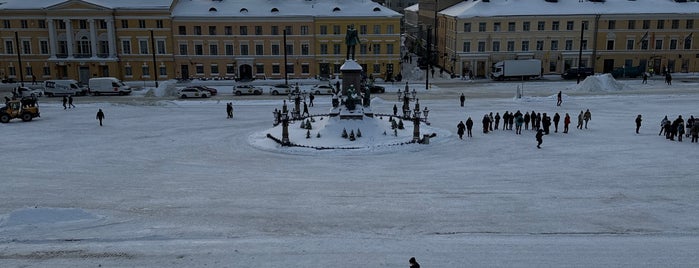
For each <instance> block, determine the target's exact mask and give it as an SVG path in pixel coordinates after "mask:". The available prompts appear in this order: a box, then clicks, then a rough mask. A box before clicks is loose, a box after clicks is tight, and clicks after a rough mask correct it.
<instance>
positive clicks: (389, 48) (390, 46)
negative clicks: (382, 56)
mask: <svg viewBox="0 0 699 268" xmlns="http://www.w3.org/2000/svg"><path fill="white" fill-rule="evenodd" d="M386 54H389V55H391V54H393V44H386Z"/></svg>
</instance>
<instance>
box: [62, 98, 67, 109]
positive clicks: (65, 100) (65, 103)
mask: <svg viewBox="0 0 699 268" xmlns="http://www.w3.org/2000/svg"><path fill="white" fill-rule="evenodd" d="M65 109H68V97H66V96H63V110H65Z"/></svg>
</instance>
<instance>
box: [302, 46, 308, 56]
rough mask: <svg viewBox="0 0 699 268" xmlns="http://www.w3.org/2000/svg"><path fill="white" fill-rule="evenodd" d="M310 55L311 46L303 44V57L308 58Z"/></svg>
mask: <svg viewBox="0 0 699 268" xmlns="http://www.w3.org/2000/svg"><path fill="white" fill-rule="evenodd" d="M309 54H310V45H309V44H301V55H304V56H308V55H309Z"/></svg>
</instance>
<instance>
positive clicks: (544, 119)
mask: <svg viewBox="0 0 699 268" xmlns="http://www.w3.org/2000/svg"><path fill="white" fill-rule="evenodd" d="M541 124H542V126H543V127H544V134H546V135H548V134H549V130H550V129H551V117H549V116H548V115H546V113H544V115H542V116H541Z"/></svg>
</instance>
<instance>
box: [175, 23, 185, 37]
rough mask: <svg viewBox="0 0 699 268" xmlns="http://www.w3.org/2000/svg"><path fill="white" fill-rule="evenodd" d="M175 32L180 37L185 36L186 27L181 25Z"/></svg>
mask: <svg viewBox="0 0 699 268" xmlns="http://www.w3.org/2000/svg"><path fill="white" fill-rule="evenodd" d="M177 32H178V33H179V34H180V35H187V27H186V26H183V25H180V26H177Z"/></svg>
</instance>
